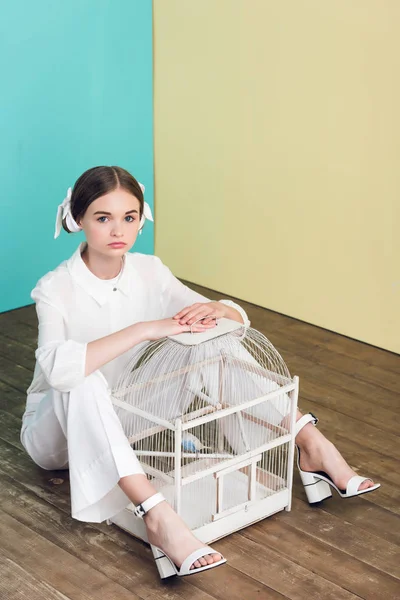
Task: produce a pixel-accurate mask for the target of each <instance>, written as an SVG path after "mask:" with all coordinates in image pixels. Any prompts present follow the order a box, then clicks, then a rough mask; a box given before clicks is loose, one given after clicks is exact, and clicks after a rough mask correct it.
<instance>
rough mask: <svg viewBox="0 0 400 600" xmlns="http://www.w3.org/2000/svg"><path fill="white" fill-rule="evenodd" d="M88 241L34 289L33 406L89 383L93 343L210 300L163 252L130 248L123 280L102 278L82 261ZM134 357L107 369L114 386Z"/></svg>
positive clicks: (105, 372) (125, 357) (123, 357)
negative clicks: (167, 263) (50, 392)
mask: <svg viewBox="0 0 400 600" xmlns="http://www.w3.org/2000/svg"><path fill="white" fill-rule="evenodd" d="M84 245H85V242H84V243H83V244H80V246H79V247H78V249H77V250H76V252H75V253H74V254H73V255H72V257H71V258H70V259H68V260H66V261H64V262H63V263H61V264H60V265H59V266H58V267H57V268H56V269H55V270H54V271H50V272H49V273H47V275H45V276H44V277H42V278H41V279H40V280H39V281H38V283H37V285H36V287H35V288H34V290H33V291H32V294H31V296H32V298H33V300H35V302H36V311H37V315H38V320H39V338H38V348H37V350H36V354H35V356H36V365H35V372H34V377H33V381H32V383H31V385H30V386H29V389H28V391H27V393H28V401H27V403H28V405H29V404H31V405H32V404H36V403H37V402H39V401H40V399H41V398H42V397H43V395H44V393H45V392H46V391H48V390H49V389H51V388H54V389H57V390H59V391H61V392H68V391H70V390H71V389H72V388H74V387H75V386H76V385H78V384H80V383H81V382H82V381H83V379H84V377H85V366H86V347H87V344H88V343H89V342H91V341H93V340H97V339H99V338H101V337H104V336H107V335H109V334H111V333H114V332H116V331H119V330H120V329H124V328H125V327H128V326H129V325H132V324H133V323H137V322H140V321H152V320H156V319H164V318H168V317H173V316H174V315H175V314H177V313H178V312H179V311H180V310H182V309H183V308H184V307H186V306H190V305H192V304H194V303H196V302H209V300H208V299H207V298H205V297H204V296H201V295H200V294H198V293H196V292H194V291H193V290H191V289H190V288H188V287H187V286H185V285H183V284H182V283H181V282H180V281H179V280H178V279H176V277H174V276H173V275H172V273H171V271H170V270H169V269H168V267H166V266H165V265H164V264H163V263H162V262H161V260H160V259H159V258H158V257H157V256H149V255H146V254H139V253H129V252H128V253H127V254H126V255H125V257H126V258H125V262H124V267H123V271H122V273H121V275H120V277H119V279H118V278H114V279H112V280H104V279H99V278H98V277H96V276H95V275H94V274H93V273H92V272H91V271H90V270H89V269H88V268H87V266H86V265H85V263H84V262H83V260H82V257H81V252H82V251H83V248H84ZM116 284H117V291H113V288H114V287H116ZM221 302H223V303H225V304H227V305H229V306H233V307H234V308H236V310H238V311H239V313H240V314H241V316H242V318H243V321H244V323H245V325H246V326H248V325H249V324H250V323H249V320H248V318H247V315H246V313H245V312H244V310H243V309H242V308H241V307H240V306H238V305H237V304H235V303H234V302H231V301H230V300H221ZM129 357H130V352H129V351H128V352H126V353H124V354H123V355H121V356H119V357H118V358H116V359H115V360H113V361H111V362H109V363H107V364H105V365H104V366H103V367H101V369H100V371H101V372H102V373H103V375H104V377H105V378H106V380H107V383H108V385H109V386H110V387H113V385H115V384H116V382H117V380H118V377H119V375H120V374H121V371H122V369H123V367H124V365H125V364H126V363H127V361H128V360H129ZM32 408H33V406H31V409H32ZM27 410H28V406H27Z"/></svg>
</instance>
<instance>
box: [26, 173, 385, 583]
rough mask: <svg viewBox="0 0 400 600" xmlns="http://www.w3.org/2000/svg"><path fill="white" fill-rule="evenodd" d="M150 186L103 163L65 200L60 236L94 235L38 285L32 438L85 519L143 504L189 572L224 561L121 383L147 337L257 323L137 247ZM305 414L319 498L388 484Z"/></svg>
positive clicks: (304, 449)
mask: <svg viewBox="0 0 400 600" xmlns="http://www.w3.org/2000/svg"><path fill="white" fill-rule="evenodd" d="M143 191H144V188H143V186H141V184H139V183H138V182H137V181H136V179H134V177H132V175H130V173H128V172H127V171H125V170H124V169H121V168H119V167H95V168H93V169H89V170H88V171H86V172H85V173H83V175H81V177H80V178H79V179H78V180H77V182H76V183H75V185H74V188H73V190H72V192H71V190H69V191H68V194H67V197H66V199H65V200H64V202H63V203H62V205H60V206H59V209H58V213H57V221H56V233H55V237H57V236H58V234H59V233H60V229H61V225H62V226H63V228H64V229H65V230H66V231H67V232H70V233H71V232H76V231H80V230H83V231H84V233H85V237H86V242H84V243H82V244H80V246H79V247H78V249H77V250H76V252H75V253H74V254H73V256H72V257H71V258H70V259H69V260H67V261H65V262H63V263H61V264H60V265H59V266H58V267H57V268H56V269H55V270H54V271H51V272H49V273H47V275H45V276H44V277H42V279H40V280H39V282H38V284H37V286H36V287H35V289H34V290H33V292H32V298H33V299H34V300H35V302H36V310H37V315H38V320H39V338H38V349H37V351H36V367H35V373H34V378H33V381H32V384H31V386H30V387H29V389H28V397H27V406H26V411H25V414H24V416H23V424H22V431H21V441H22V444H23V445H24V447H25V449H26V451H27V452H28V453H29V455H30V456H31V458H32V459H33V460H34V461H35V463H37V464H38V465H39V466H41V467H42V468H44V469H51V470H52V469H65V468H69V471H70V485H71V508H72V516H73V517H74V518H76V519H79V520H83V521H91V522H101V521H104V520H106V519H108V518H111V517H112V516H113V515H115V514H117V513H118V512H119V511H120V510H122V509H123V508H125V507H126V506H127V505H128V504H129V503H130V502H133V503H134V504H135V505H136V506H137V507H138V510H137V513H138V514H139V515H140V516H143V517H144V521H145V524H146V528H147V532H148V538H149V542H150V543H151V544H152V545H153V546H155V547H156V548H159V549H160V550H161V551H162V553H164V554H165V555H166V556H167V557H168V558H169V560H170V562H171V566H172V568H173V570H174V572H175V573H176V574H177V575H185V574H192V573H195V572H198V571H200V570H205V569H209V568H213V567H215V566H218V565H220V564H223V563H224V562H225V559H224V558H223V557H222V556H221V555H220V554H219V553H218V552H216V551H214V550H213V549H212V548H209V547H207V546H204V544H202V543H201V542H200V541H199V540H197V539H196V538H195V537H194V536H193V535H192V533H191V532H190V531H189V529H188V528H187V527H186V526H185V524H184V523H183V522H182V520H181V519H180V517H179V516H178V515H177V514H176V513H175V512H174V511H173V509H172V508H171V507H170V506H169V505H168V504H167V502H166V501H164V498H163V497H162V495H161V494H157V493H156V491H155V489H154V488H153V486H152V484H151V483H150V481H148V480H147V478H146V475H145V474H144V471H143V470H142V468H141V465H140V463H139V461H138V459H137V458H136V456H135V454H134V451H133V450H132V448H131V446H130V445H129V443H128V441H127V439H126V436H125V435H124V432H123V429H122V426H121V423H120V422H119V419H118V417H117V415H116V413H115V411H114V409H113V405H112V402H111V396H110V389H112V387H113V386H114V385H115V384H116V382H117V380H118V377H119V375H120V373H121V371H122V369H123V368H124V365H125V364H126V363H127V362H128V360H129V356H130V350H131V349H132V348H133V347H134V346H136V345H137V344H140V343H143V342H146V341H149V340H158V339H161V338H164V337H166V336H170V335H175V334H178V333H182V332H186V331H190V330H192V331H193V332H201V331H205V330H206V329H209V328H212V327H215V324H216V319H217V318H221V317H228V318H230V319H234V320H236V321H239V322H243V323H245V324H246V325H248V324H249V322H248V319H247V316H246V313H245V312H244V311H243V310H242V309H241V307H239V306H238V305H236V304H234V303H233V302H230V301H228V300H220V301H219V302H210V301H209V300H208V299H207V298H204V297H203V296H201V295H199V294H197V293H196V292H194V291H192V290H190V289H189V288H188V287H186V286H184V285H183V284H182V283H180V282H179V281H178V280H177V279H176V278H175V277H174V276H173V275H172V273H171V272H170V270H169V269H168V268H167V267H166V266H164V265H163V264H162V262H161V261H160V259H158V258H157V257H155V256H147V255H144V254H138V253H129V252H128V251H129V250H130V249H131V248H132V246H133V245H134V243H135V241H136V237H137V235H138V233H140V231H141V228H142V227H143V225H144V222H145V219H146V218H147V219H151V220H152V215H151V211H150V208H149V207H148V205H147V204H146V203H145V202H144V197H143ZM298 417H299V420H298V433H297V437H296V443H297V445H298V447H299V456H300V465H299V468H300V467H301V469H300V471H301V474H302V478H303V480H304V482H305V484H306V485H307V486H309V487H310V488H311V487H312V485H314V484H317V485H316V486H315V490H317V488H320V489H319V491H318V492H317V495H315V494H314V495H313V496H311V497H310V499H311V501H315V498H316V497H317V498H318V499H320V500H321V499H323V498H322V496H324V497H326V496H327V494H326V491H324V489H322V488H321V486H322V485H327V483H329V485H334V486H335V487H336V489H338V491H339V490H342V492H341V494H342V495H343V496H345V497H348V496H350V495H355V494H359V493H365V492H367V491H372V490H373V489H376V487H378V486H376V485H374V484H373V482H372V481H371V480H368V479H363V478H361V477H358V476H356V475H355V473H354V472H353V471H352V470H351V469H350V467H349V466H348V465H347V464H346V462H345V461H344V459H343V458H342V457H341V455H340V454H339V452H338V451H337V450H336V449H335V447H334V446H333V445H332V444H330V442H328V440H326V438H324V436H322V434H321V433H320V432H318V430H317V429H315V428H314V427H313V426H312V425H313V424H315V422H316V420H315V418H314V417H313V416H312V415H305V416H304V417H302V415H301V414H300V413H299V415H298ZM300 450H301V455H300ZM307 478H308V479H307ZM310 478H311V479H310ZM307 482H308V483H307ZM310 482H311V484H312V485H310ZM306 490H307V488H306ZM318 494H319V495H318ZM159 554H160V553H159Z"/></svg>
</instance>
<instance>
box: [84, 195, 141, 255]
mask: <svg viewBox="0 0 400 600" xmlns="http://www.w3.org/2000/svg"><path fill="white" fill-rule="evenodd" d="M139 223H140V202H139V200H138V199H137V198H135V196H132V194H130V193H129V192H127V191H126V190H124V189H122V188H118V189H116V190H114V191H113V192H110V193H109V194H105V195H104V196H101V197H100V198H97V200H95V201H94V202H92V204H90V206H89V208H88V209H87V211H86V212H85V214H84V216H83V217H82V218H81V219H80V221H79V224H80V226H81V227H82V229H83V230H84V232H85V236H86V241H87V244H88V247H89V248H90V249H91V250H92V251H95V252H96V253H100V254H102V255H104V256H108V257H114V256H122V255H123V254H125V252H128V250H130V248H132V246H133V244H134V243H135V241H136V237H137V234H138V231H139Z"/></svg>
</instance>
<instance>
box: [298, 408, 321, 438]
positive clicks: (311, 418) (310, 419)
mask: <svg viewBox="0 0 400 600" xmlns="http://www.w3.org/2000/svg"><path fill="white" fill-rule="evenodd" d="M308 423H312V424H313V425H316V424H317V423H318V419H317V417H316V416H315V415H313V414H312V413H311V412H309V413H307V414H306V415H303V416H302V417H300V419H299V420H298V421H296V429H295V434H296V435H297V434H298V433H299V432H300V431H301V430H302V429H303V427H304V426H305V425H307V424H308Z"/></svg>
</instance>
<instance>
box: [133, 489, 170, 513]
mask: <svg viewBox="0 0 400 600" xmlns="http://www.w3.org/2000/svg"><path fill="white" fill-rule="evenodd" d="M164 500H165V498H164V496H163V495H162V494H161V492H158V493H157V494H153V496H150V498H147V500H145V501H144V502H142V503H141V504H138V505H137V506H136V507H135V510H134V511H133V514H134V515H135V516H136V517H140V518H142V517H144V515H145V514H146V513H148V512H149V510H151V509H152V508H154V507H155V506H157V504H160V502H163V501H164Z"/></svg>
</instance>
